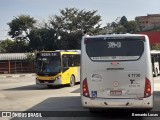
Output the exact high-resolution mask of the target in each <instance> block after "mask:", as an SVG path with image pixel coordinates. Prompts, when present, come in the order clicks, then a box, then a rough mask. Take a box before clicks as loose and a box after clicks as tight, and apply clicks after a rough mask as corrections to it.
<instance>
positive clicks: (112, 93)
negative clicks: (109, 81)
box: [110, 91, 122, 96]
mask: <svg viewBox="0 0 160 120" xmlns="http://www.w3.org/2000/svg"><path fill="white" fill-rule="evenodd" d="M110 95H115V96H117V95H122V91H110Z"/></svg>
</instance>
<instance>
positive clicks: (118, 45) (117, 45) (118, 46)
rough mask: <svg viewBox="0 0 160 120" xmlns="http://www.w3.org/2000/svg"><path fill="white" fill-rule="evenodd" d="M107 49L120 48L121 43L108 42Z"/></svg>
mask: <svg viewBox="0 0 160 120" xmlns="http://www.w3.org/2000/svg"><path fill="white" fill-rule="evenodd" d="M108 48H121V42H108Z"/></svg>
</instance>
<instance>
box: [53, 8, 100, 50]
mask: <svg viewBox="0 0 160 120" xmlns="http://www.w3.org/2000/svg"><path fill="white" fill-rule="evenodd" d="M96 13H97V11H95V10H94V11H85V10H78V9H76V8H65V9H64V10H60V15H55V16H53V17H52V18H50V25H51V28H52V29H54V30H55V31H56V34H55V38H57V41H56V42H57V44H58V43H59V44H58V45H59V46H58V47H59V48H61V49H73V48H75V49H76V48H77V49H78V48H80V40H81V37H82V35H83V33H82V31H87V33H92V34H98V33H99V32H100V30H101V28H100V26H101V25H100V23H99V22H100V21H101V16H100V15H97V14H96Z"/></svg>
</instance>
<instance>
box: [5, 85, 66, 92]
mask: <svg viewBox="0 0 160 120" xmlns="http://www.w3.org/2000/svg"><path fill="white" fill-rule="evenodd" d="M63 87H67V85H63V86H54V87H47V85H46V86H39V85H27V86H21V87H15V88H9V89H3V91H13V90H16V91H18V90H49V89H51V90H52V89H61V88H63Z"/></svg>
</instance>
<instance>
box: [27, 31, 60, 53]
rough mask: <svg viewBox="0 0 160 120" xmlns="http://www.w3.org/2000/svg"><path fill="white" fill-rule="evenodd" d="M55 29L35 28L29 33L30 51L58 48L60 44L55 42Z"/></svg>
mask: <svg viewBox="0 0 160 120" xmlns="http://www.w3.org/2000/svg"><path fill="white" fill-rule="evenodd" d="M55 34H56V32H55V30H54V29H49V28H39V29H34V30H32V31H31V33H30V34H29V36H28V37H29V38H30V42H29V48H30V51H35V50H38V51H41V50H56V49H58V45H57V44H56V43H55V41H56V38H55Z"/></svg>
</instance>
